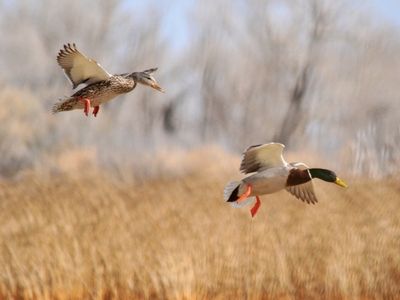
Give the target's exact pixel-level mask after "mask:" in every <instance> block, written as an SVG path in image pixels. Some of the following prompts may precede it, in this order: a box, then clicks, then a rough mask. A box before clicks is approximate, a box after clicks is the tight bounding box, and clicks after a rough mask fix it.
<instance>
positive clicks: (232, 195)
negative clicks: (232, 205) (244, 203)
mask: <svg viewBox="0 0 400 300" xmlns="http://www.w3.org/2000/svg"><path fill="white" fill-rule="evenodd" d="M239 186H240V182H237V181H231V182H229V183H228V184H227V185H226V186H225V188H224V200H225V201H227V202H233V201H236V199H237V198H238V195H237V194H238V192H239Z"/></svg>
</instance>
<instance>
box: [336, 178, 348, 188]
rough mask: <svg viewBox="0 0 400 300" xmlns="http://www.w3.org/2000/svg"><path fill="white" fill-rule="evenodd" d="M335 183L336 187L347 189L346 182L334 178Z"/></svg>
mask: <svg viewBox="0 0 400 300" xmlns="http://www.w3.org/2000/svg"><path fill="white" fill-rule="evenodd" d="M335 183H336V184H337V185H340V186H341V187H344V188H347V187H348V185H347V183H346V182H344V181H343V180H342V179H340V178H339V177H336V180H335Z"/></svg>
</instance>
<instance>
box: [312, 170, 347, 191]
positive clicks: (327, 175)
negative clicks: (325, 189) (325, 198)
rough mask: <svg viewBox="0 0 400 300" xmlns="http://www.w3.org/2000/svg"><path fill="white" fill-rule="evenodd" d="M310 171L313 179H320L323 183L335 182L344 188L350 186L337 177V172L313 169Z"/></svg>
mask: <svg viewBox="0 0 400 300" xmlns="http://www.w3.org/2000/svg"><path fill="white" fill-rule="evenodd" d="M308 171H309V172H310V175H311V178H319V179H321V180H323V181H327V182H333V183H335V184H337V185H339V186H341V187H344V188H346V187H347V186H348V185H347V184H346V183H345V182H344V181H343V180H341V179H340V178H339V177H337V176H336V173H335V172H333V171H331V170H327V169H319V168H311V169H308Z"/></svg>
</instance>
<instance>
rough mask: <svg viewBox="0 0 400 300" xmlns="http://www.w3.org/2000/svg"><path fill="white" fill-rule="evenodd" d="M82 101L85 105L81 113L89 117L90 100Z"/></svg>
mask: <svg viewBox="0 0 400 300" xmlns="http://www.w3.org/2000/svg"><path fill="white" fill-rule="evenodd" d="M82 101H83V103H84V104H85V108H84V109H83V112H84V113H85V115H86V117H87V116H88V115H89V109H90V99H88V98H85V99H82Z"/></svg>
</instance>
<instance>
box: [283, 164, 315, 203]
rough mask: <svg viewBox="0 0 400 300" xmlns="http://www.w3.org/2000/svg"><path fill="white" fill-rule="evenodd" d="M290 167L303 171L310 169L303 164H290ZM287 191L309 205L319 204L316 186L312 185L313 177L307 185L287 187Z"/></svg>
mask: <svg viewBox="0 0 400 300" xmlns="http://www.w3.org/2000/svg"><path fill="white" fill-rule="evenodd" d="M289 165H290V166H291V167H293V168H295V169H299V170H302V171H304V170H307V169H308V168H309V167H308V166H307V165H306V164H304V163H301V162H295V163H290V164H289ZM286 190H287V191H288V192H289V193H291V194H292V195H293V196H295V197H296V198H297V199H300V200H301V201H304V202H307V203H308V204H315V203H317V202H318V199H317V197H316V196H315V193H314V185H313V183H312V180H311V177H310V180H309V181H307V182H306V183H302V184H297V185H291V186H287V187H286Z"/></svg>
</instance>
